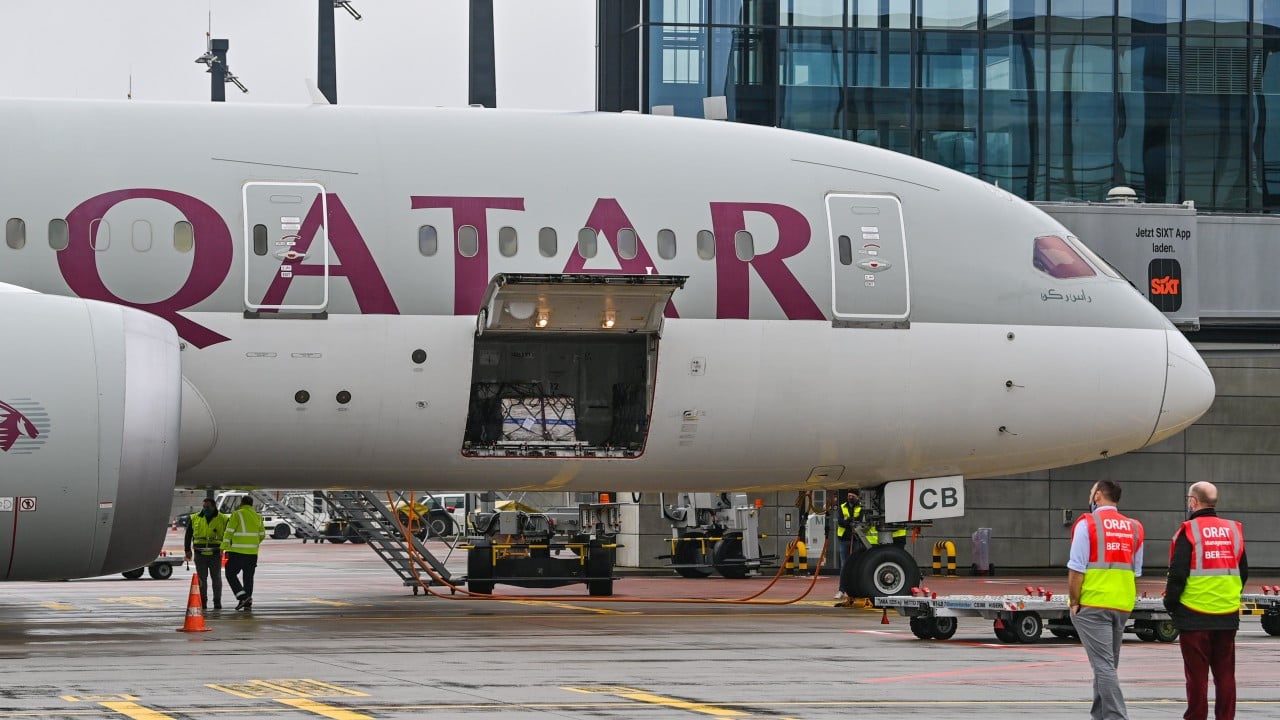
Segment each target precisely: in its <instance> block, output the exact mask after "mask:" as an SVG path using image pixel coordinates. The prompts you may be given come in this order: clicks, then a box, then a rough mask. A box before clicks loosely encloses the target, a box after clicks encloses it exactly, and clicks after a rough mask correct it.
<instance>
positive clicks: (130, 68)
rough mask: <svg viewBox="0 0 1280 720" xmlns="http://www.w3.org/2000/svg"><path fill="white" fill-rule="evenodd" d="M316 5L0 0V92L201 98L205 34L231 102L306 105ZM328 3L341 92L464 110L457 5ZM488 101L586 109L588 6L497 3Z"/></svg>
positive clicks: (431, 0) (590, 65) (462, 3)
mask: <svg viewBox="0 0 1280 720" xmlns="http://www.w3.org/2000/svg"><path fill="white" fill-rule="evenodd" d="M316 2H317V0H3V2H0V27H3V28H4V34H5V39H4V42H2V43H0V97H72V98H121V99H123V98H124V97H126V96H127V94H128V93H129V87H130V76H132V81H133V97H134V99H138V100H196V101H199V100H208V99H209V76H208V75H207V74H206V73H205V72H204V70H205V66H204V65H198V64H196V63H195V62H194V60H195V58H196V57H198V56H199V55H201V54H202V53H203V52H204V50H205V30H206V28H207V26H208V18H209V13H210V11H212V14H213V15H212V17H213V36H214V37H218V38H227V39H229V40H230V41H231V49H230V52H229V55H228V63H227V64H228V65H229V66H230V68H231V70H232V72H234V73H235V74H236V75H237V76H239V77H240V79H241V81H243V82H244V84H245V85H246V86H247V87H248V88H249V94H247V95H241V94H240V92H239V91H238V90H236V89H235V88H234V86H228V87H227V101H228V102H257V103H306V102H310V96H309V94H308V92H307V88H306V79H308V78H310V79H311V80H312V81H313V82H314V81H315V78H316V15H317V12H316V11H317V6H316ZM352 6H353V7H355V8H356V9H357V10H358V11H359V12H360V13H361V14H362V15H363V16H364V19H363V20H361V21H359V22H356V21H355V20H354V19H353V18H352V17H351V16H350V15H348V14H347V13H346V12H344V11H342V10H338V11H337V13H336V17H335V24H336V27H337V52H338V100H339V102H341V103H343V104H351V105H444V106H459V105H466V104H467V22H468V20H467V8H468V4H467V0H353V2H352ZM494 16H495V17H494V25H495V38H496V46H497V50H496V58H497V78H498V104H499V105H500V106H502V107H519V108H540V109H563V110H589V109H593V108H594V107H595V36H596V32H595V2H594V1H593V0H494Z"/></svg>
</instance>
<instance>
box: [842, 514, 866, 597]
mask: <svg viewBox="0 0 1280 720" xmlns="http://www.w3.org/2000/svg"><path fill="white" fill-rule="evenodd" d="M839 512H840V517H839V520H838V521H837V524H836V543H837V547H838V549H839V553H840V586H839V588H837V589H836V600H844V599H845V598H846V597H848V595H849V585H850V583H849V577H848V576H849V574H850V573H851V572H852V569H853V568H852V566H853V553H854V548H853V542H856V540H857V538H856V536H855V535H854V533H853V523H854V522H856V521H857V520H858V519H859V518H860V517H862V501H861V498H860V497H859V495H858V491H857V490H849V491H848V493H847V495H846V497H845V501H844V502H842V503H840V507H839Z"/></svg>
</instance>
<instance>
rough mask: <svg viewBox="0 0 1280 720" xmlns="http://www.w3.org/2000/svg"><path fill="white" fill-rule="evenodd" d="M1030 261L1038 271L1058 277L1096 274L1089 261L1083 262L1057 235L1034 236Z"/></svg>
mask: <svg viewBox="0 0 1280 720" xmlns="http://www.w3.org/2000/svg"><path fill="white" fill-rule="evenodd" d="M1031 262H1032V264H1034V265H1035V266H1036V269H1037V270H1039V271H1040V272H1043V273H1047V274H1048V275H1051V276H1053V277H1055V278H1058V279H1066V278H1082V277H1093V276H1094V275H1097V273H1096V272H1094V270H1093V268H1092V267H1091V266H1090V265H1089V263H1087V262H1085V260H1084V258H1082V257H1080V255H1079V253H1077V252H1076V251H1075V250H1074V249H1073V248H1072V247H1071V245H1069V244H1068V243H1067V241H1066V240H1063V239H1062V238H1060V237H1058V236H1057V235H1042V236H1040V237H1038V238H1036V242H1035V248H1034V250H1033V251H1032V254H1031Z"/></svg>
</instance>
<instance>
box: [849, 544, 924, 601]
mask: <svg viewBox="0 0 1280 720" xmlns="http://www.w3.org/2000/svg"><path fill="white" fill-rule="evenodd" d="M919 584H920V568H918V567H916V561H915V558H913V557H911V555H910V554H908V553H907V551H906V550H903V549H902V548H901V547H899V546H897V545H879V546H877V547H874V548H872V549H871V550H869V551H867V552H866V553H862V558H860V559H859V560H858V561H857V566H856V567H855V568H854V584H853V587H854V591H853V595H854V597H865V598H878V597H889V596H891V595H907V594H910V592H911V588H913V587H916V586H917V585H919Z"/></svg>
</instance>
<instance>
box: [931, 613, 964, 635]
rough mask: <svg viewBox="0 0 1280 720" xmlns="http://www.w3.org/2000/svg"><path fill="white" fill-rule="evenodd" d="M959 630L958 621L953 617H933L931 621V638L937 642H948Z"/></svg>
mask: <svg viewBox="0 0 1280 720" xmlns="http://www.w3.org/2000/svg"><path fill="white" fill-rule="evenodd" d="M959 629H960V621H959V620H957V619H956V618H953V617H935V618H934V619H933V636H934V637H935V638H937V639H939V640H950V639H951V638H953V637H955V635H956V630H959Z"/></svg>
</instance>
